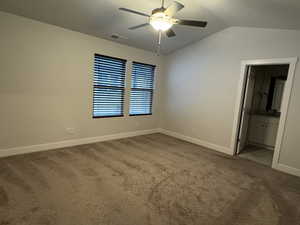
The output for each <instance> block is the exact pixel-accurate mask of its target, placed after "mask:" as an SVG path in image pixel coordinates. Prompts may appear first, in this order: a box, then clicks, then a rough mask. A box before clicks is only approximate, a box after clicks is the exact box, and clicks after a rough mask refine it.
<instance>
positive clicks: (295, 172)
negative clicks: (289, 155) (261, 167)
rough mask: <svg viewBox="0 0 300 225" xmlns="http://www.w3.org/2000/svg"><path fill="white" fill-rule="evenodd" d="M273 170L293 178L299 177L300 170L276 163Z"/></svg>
mask: <svg viewBox="0 0 300 225" xmlns="http://www.w3.org/2000/svg"><path fill="white" fill-rule="evenodd" d="M273 168H274V169H276V170H279V171H281V172H284V173H288V174H292V175H294V176H298V177H300V169H297V168H294V167H290V166H287V165H284V164H281V163H277V164H275V165H274V166H273Z"/></svg>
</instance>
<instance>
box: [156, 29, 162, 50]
mask: <svg viewBox="0 0 300 225" xmlns="http://www.w3.org/2000/svg"><path fill="white" fill-rule="evenodd" d="M160 50H161V30H160V31H159V32H158V43H157V51H156V53H157V55H160Z"/></svg>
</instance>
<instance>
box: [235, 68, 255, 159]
mask: <svg viewBox="0 0 300 225" xmlns="http://www.w3.org/2000/svg"><path fill="white" fill-rule="evenodd" d="M254 84H255V77H254V68H253V66H248V70H247V78H246V84H245V89H244V90H245V91H244V97H243V99H244V100H243V104H242V112H241V118H240V128H239V135H238V143H237V151H236V152H237V154H239V153H240V152H241V151H242V150H243V149H244V148H245V145H246V141H247V130H248V125H249V120H250V112H251V106H252V98H253V92H254Z"/></svg>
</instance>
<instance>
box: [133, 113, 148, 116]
mask: <svg viewBox="0 0 300 225" xmlns="http://www.w3.org/2000/svg"><path fill="white" fill-rule="evenodd" d="M151 115H152V113H146V114H130V115H129V116H151Z"/></svg>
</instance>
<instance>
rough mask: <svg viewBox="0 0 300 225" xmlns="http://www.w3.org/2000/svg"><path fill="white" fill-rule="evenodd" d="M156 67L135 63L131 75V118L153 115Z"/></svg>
mask: <svg viewBox="0 0 300 225" xmlns="http://www.w3.org/2000/svg"><path fill="white" fill-rule="evenodd" d="M154 71H155V66H153V65H148V64H144V63H138V62H133V64H132V74H131V93H130V110H129V115H130V116H136V115H151V114H152V99H153V83H154Z"/></svg>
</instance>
